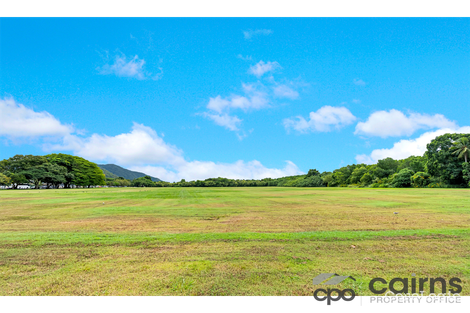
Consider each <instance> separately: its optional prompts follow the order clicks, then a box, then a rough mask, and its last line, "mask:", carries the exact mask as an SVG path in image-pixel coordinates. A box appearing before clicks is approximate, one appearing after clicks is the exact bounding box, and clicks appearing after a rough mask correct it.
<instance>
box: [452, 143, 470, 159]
mask: <svg viewBox="0 0 470 313" xmlns="http://www.w3.org/2000/svg"><path fill="white" fill-rule="evenodd" d="M450 149H451V150H453V151H454V152H453V154H455V155H457V158H459V159H461V158H464V159H465V163H467V162H468V156H469V152H470V150H469V149H470V145H469V140H468V138H467V137H462V138H460V139H459V140H457V141H455V142H454V143H453V145H452V147H450Z"/></svg>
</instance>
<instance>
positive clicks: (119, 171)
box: [97, 164, 162, 182]
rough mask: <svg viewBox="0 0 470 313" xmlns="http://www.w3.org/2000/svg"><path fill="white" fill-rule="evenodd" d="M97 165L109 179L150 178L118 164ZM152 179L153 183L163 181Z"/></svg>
mask: <svg viewBox="0 0 470 313" xmlns="http://www.w3.org/2000/svg"><path fill="white" fill-rule="evenodd" d="M97 165H98V167H99V168H101V169H102V170H103V173H104V174H105V176H106V177H108V178H117V177H123V178H125V179H129V180H133V179H136V178H139V177H143V176H150V175H147V174H145V173H142V172H136V171H131V170H128V169H126V168H123V167H121V166H119V165H116V164H97ZM109 174H111V175H109ZM150 177H151V178H152V181H154V182H157V181H162V180H161V179H160V178H157V177H152V176H150Z"/></svg>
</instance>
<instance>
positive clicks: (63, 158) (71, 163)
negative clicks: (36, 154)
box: [45, 153, 106, 188]
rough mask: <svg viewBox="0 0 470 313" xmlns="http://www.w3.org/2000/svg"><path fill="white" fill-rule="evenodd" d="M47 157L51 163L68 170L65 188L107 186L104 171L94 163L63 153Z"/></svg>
mask: <svg viewBox="0 0 470 313" xmlns="http://www.w3.org/2000/svg"><path fill="white" fill-rule="evenodd" d="M45 157H46V158H47V160H48V161H49V162H50V163H52V164H57V165H60V166H63V167H65V168H66V169H67V174H66V175H65V180H66V181H65V188H70V186H71V185H76V186H83V187H91V186H98V185H104V184H105V181H106V179H105V175H104V173H103V171H102V170H101V169H100V168H99V167H98V166H97V165H96V164H95V163H93V162H90V161H88V160H85V159H84V158H81V157H78V156H73V155H68V154H62V153H59V154H49V155H46V156H45Z"/></svg>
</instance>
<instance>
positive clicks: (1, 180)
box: [0, 173, 11, 186]
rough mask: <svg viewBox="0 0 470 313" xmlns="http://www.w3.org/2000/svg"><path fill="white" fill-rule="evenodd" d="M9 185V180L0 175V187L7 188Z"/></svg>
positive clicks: (5, 176)
mask: <svg viewBox="0 0 470 313" xmlns="http://www.w3.org/2000/svg"><path fill="white" fill-rule="evenodd" d="M10 184H11V178H10V177H8V176H7V175H5V174H3V173H0V186H8V185H10Z"/></svg>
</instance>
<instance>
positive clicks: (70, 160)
mask: <svg viewBox="0 0 470 313" xmlns="http://www.w3.org/2000/svg"><path fill="white" fill-rule="evenodd" d="M104 183H105V176H104V174H103V171H102V170H101V169H100V168H99V167H98V166H97V165H96V164H95V163H92V162H90V161H87V160H85V159H83V158H80V157H77V156H72V155H68V154H49V155H45V156H36V155H15V156H14V157H11V158H9V159H6V160H2V161H0V184H1V185H12V187H13V189H17V188H18V185H20V184H32V185H34V187H35V188H40V187H41V186H43V185H45V186H46V188H51V187H52V188H59V186H62V187H64V188H70V187H71V186H81V187H91V186H97V185H102V184H104Z"/></svg>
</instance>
